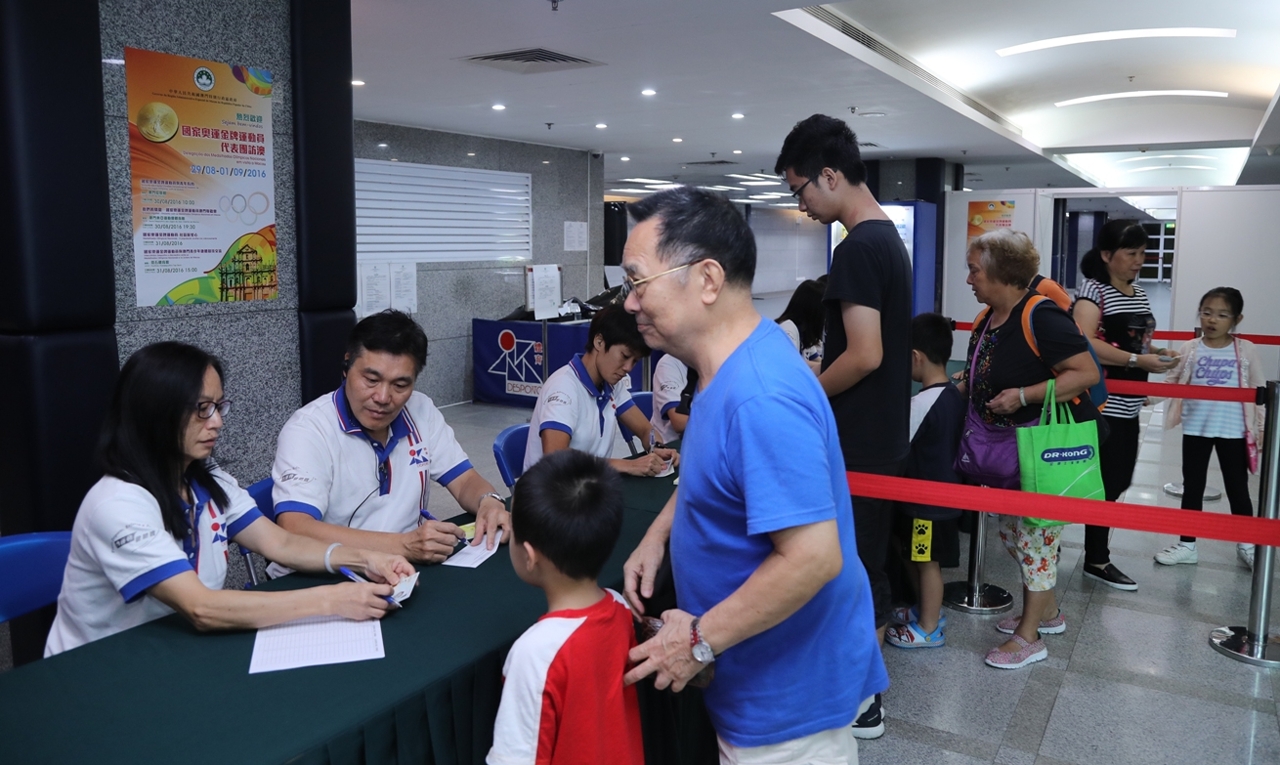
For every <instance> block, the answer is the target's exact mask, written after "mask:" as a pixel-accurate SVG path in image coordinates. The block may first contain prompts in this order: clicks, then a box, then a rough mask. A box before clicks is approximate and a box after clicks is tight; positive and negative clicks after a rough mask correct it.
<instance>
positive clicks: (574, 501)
mask: <svg viewBox="0 0 1280 765" xmlns="http://www.w3.org/2000/svg"><path fill="white" fill-rule="evenodd" d="M511 519H512V522H511V546H510V549H511V563H512V565H513V566H514V567H515V570H516V574H517V575H519V577H520V578H521V579H523V580H524V581H525V582H527V583H529V584H532V585H533V586H535V587H539V588H541V589H542V590H543V591H544V592H546V595H547V613H546V614H545V615H544V616H543V617H542V618H541V619H539V620H538V622H537V623H536V624H534V625H533V626H532V627H530V628H529V629H528V630H527V631H526V632H525V633H524V634H523V635H521V636H520V638H519V639H518V640H516V642H515V644H514V645H512V646H511V651H510V653H508V654H507V662H506V664H505V665H504V666H503V669H502V674H503V677H504V685H503V688H502V704H501V706H500V707H499V708H498V719H497V722H496V723H495V724H494V730H493V748H492V749H490V750H489V756H488V757H487V758H486V760H485V761H486V762H488V763H489V765H535V764H536V765H544V764H545V765H578V764H581V765H598V764H599V763H611V764H612V765H643V764H644V746H643V744H642V742H641V738H640V708H639V706H638V703H637V701H636V689H635V687H634V686H624V685H623V682H622V676H623V674H624V673H625V672H626V670H627V654H628V652H629V651H630V650H631V648H632V647H633V646H634V645H635V644H636V639H635V627H634V626H633V623H632V618H631V611H630V610H629V609H628V608H627V606H626V602H625V601H624V600H623V599H622V596H621V595H619V594H618V593H616V592H614V591H612V590H604V589H601V588H600V586H599V585H598V584H596V578H597V577H598V576H599V575H600V570H601V569H602V568H603V567H604V564H605V562H606V561H607V560H608V559H609V555H610V554H611V553H612V552H613V548H614V545H615V544H616V543H617V541H618V534H619V533H620V532H621V530H622V486H621V480H620V478H619V477H618V474H617V472H616V471H615V470H614V469H613V468H611V467H609V465H608V463H606V462H605V461H604V460H602V459H600V458H598V457H593V456H591V455H589V454H586V453H584V452H580V451H576V450H574V449H565V450H562V451H558V452H553V453H551V454H548V455H547V456H546V457H543V458H542V459H541V460H540V461H538V463H537V464H535V465H533V466H532V467H531V468H529V470H527V471H526V472H525V473H524V475H523V476H521V478H520V481H519V482H518V483H517V484H516V487H515V492H514V494H513V496H512V501H511Z"/></svg>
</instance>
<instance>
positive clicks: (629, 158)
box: [618, 157, 631, 162]
mask: <svg viewBox="0 0 1280 765" xmlns="http://www.w3.org/2000/svg"><path fill="white" fill-rule="evenodd" d="M618 159H619V160H621V161H622V162H630V161H631V157H618Z"/></svg>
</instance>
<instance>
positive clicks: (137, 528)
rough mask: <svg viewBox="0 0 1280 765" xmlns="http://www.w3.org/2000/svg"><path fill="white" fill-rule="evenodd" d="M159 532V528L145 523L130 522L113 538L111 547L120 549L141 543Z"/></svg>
mask: <svg viewBox="0 0 1280 765" xmlns="http://www.w3.org/2000/svg"><path fill="white" fill-rule="evenodd" d="M159 533H160V532H159V530H157V529H155V528H152V527H151V526H148V525H146V524H144V523H130V524H128V525H127V526H125V527H124V528H123V529H120V530H119V531H117V532H116V535H115V536H114V537H112V538H111V549H113V550H119V549H121V548H123V547H133V546H136V545H140V544H142V543H144V542H146V541H147V540H149V539H151V538H153V537H155V536H156V535H157V534H159Z"/></svg>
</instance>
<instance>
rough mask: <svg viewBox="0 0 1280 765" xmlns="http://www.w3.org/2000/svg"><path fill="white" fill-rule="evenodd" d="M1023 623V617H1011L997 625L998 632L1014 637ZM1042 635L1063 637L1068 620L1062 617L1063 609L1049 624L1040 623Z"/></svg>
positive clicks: (1059, 610)
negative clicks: (1019, 623)
mask: <svg viewBox="0 0 1280 765" xmlns="http://www.w3.org/2000/svg"><path fill="white" fill-rule="evenodd" d="M1020 621H1022V617H1021V616H1010V617H1009V618H1008V619H1001V620H1000V621H999V622H997V623H996V631H997V632H1003V633H1004V634H1006V635H1012V634H1013V633H1014V632H1016V631H1017V630H1018V622H1020ZM1038 629H1039V631H1040V634H1041V635H1061V634H1062V633H1064V632H1066V631H1067V619H1066V617H1065V616H1063V615H1062V609H1061V608H1059V609H1058V615H1057V616H1055V617H1053V618H1052V619H1050V620H1049V621H1047V622H1040V627H1039V628H1038Z"/></svg>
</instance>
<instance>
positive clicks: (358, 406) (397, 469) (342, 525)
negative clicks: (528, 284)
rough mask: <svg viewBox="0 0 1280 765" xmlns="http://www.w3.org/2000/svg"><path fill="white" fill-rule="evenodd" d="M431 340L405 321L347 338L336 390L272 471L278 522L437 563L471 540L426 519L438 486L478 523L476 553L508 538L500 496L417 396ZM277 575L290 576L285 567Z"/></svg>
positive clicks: (309, 408) (294, 431)
mask: <svg viewBox="0 0 1280 765" xmlns="http://www.w3.org/2000/svg"><path fill="white" fill-rule="evenodd" d="M426 362H427V336H426V333H424V332H423V331H422V328H421V327H419V326H418V324H417V323H416V322H415V321H414V320H413V319H412V318H411V317H410V316H409V315H407V314H405V313H402V312H400V311H394V310H387V311H383V312H381V313H376V314H374V315H372V316H368V317H366V318H365V319H363V320H362V321H361V322H360V323H358V324H356V326H355V328H354V329H352V330H351V335H350V337H348V339H347V354H346V359H345V366H346V372H345V375H344V377H345V379H344V381H343V384H342V386H341V387H340V388H338V389H337V390H336V391H334V392H333V393H327V394H325V395H323V396H321V397H320V398H318V399H316V400H315V401H312V402H311V403H309V404H307V405H306V406H304V407H302V408H301V409H299V410H298V411H297V412H294V414H293V416H292V417H290V418H289V421H288V422H286V423H285V425H284V429H283V430H281V431H280V438H279V440H278V441H277V443H276V460H275V464H274V465H273V466H272V468H271V477H272V478H273V479H274V480H275V488H274V489H273V490H272V500H273V502H274V504H275V512H276V522H277V523H279V524H280V525H281V526H283V527H284V528H286V529H288V530H289V531H292V532H294V533H297V534H303V535H305V536H309V537H313V538H315V539H319V540H322V541H326V542H341V543H342V544H344V545H353V546H358V547H366V548H369V549H371V550H381V551H383V552H393V553H398V554H400V555H403V556H405V557H406V558H408V559H409V560H411V561H418V562H423V563H437V562H439V561H442V560H444V559H445V558H447V557H449V555H450V553H452V552H453V548H454V546H455V545H456V544H457V542H458V540H460V539H464V538H465V534H464V533H463V531H462V529H460V528H458V526H456V525H455V524H452V523H445V522H441V521H438V520H436V519H435V518H434V517H432V516H431V514H430V513H429V512H427V495H428V493H429V491H430V488H431V482H432V481H435V482H437V483H439V484H441V485H442V486H444V487H445V488H446V489H448V491H449V493H450V494H452V495H453V497H454V499H456V500H457V501H458V504H459V505H461V506H462V508H463V509H464V510H467V511H469V512H472V513H475V515H476V534H475V539H474V540H473V541H472V544H480V542H481V540H482V539H483V540H485V542H484V543H485V544H486V545H487V546H488V547H492V546H493V544H494V539H495V537H496V536H497V533H496V532H497V531H498V530H499V529H501V530H503V531H504V532H505V533H504V534H503V541H505V540H506V538H507V537H509V536H510V531H509V530H510V528H511V525H510V524H511V520H510V516H509V515H508V514H507V511H506V508H505V505H504V504H503V501H502V497H500V496H499V495H498V494H497V493H495V492H494V490H493V485H492V484H490V483H489V482H488V481H486V480H485V479H484V478H483V477H482V476H481V475H480V474H479V473H478V472H476V470H475V468H473V467H472V466H471V462H470V460H468V459H467V455H466V453H464V452H463V451H462V447H461V446H459V445H458V442H457V440H456V439H455V438H454V436H453V429H452V428H450V427H449V426H448V424H446V423H445V421H444V417H443V416H442V415H441V414H440V411H439V410H438V409H436V407H435V405H434V404H432V403H431V399H430V398H428V397H427V396H425V395H424V394H422V393H418V392H417V391H415V390H414V389H413V386H414V381H415V380H416V379H417V377H418V373H419V372H421V371H422V367H423V366H424V365H425V364H426ZM271 573H272V574H273V575H278V574H280V573H284V571H282V570H281V569H280V568H279V567H274V566H273V568H272V569H271Z"/></svg>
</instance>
